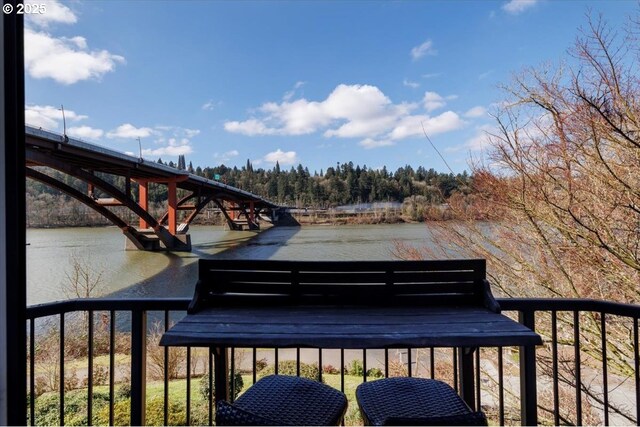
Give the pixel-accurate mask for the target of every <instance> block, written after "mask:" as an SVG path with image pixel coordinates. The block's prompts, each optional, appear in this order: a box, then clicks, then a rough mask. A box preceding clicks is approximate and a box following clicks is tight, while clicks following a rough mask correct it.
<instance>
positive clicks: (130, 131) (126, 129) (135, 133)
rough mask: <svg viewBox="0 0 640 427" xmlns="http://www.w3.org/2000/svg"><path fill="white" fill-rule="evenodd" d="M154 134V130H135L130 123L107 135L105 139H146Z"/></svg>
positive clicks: (144, 128) (143, 128)
mask: <svg viewBox="0 0 640 427" xmlns="http://www.w3.org/2000/svg"><path fill="white" fill-rule="evenodd" d="M153 134H154V130H153V129H151V128H148V127H141V128H137V127H135V126H134V125H132V124H131V123H125V124H123V125H120V126H118V127H117V128H115V129H114V130H112V131H110V132H108V133H107V138H110V139H114V138H120V139H135V138H147V137H149V136H151V135H153Z"/></svg>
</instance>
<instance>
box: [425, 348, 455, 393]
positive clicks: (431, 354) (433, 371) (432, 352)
mask: <svg viewBox="0 0 640 427" xmlns="http://www.w3.org/2000/svg"><path fill="white" fill-rule="evenodd" d="M454 360H455V357H454ZM429 365H430V366H429V369H431V379H434V378H435V374H436V350H435V348H433V347H431V348H430V349H429ZM456 391H457V389H456Z"/></svg>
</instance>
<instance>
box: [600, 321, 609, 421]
mask: <svg viewBox="0 0 640 427" xmlns="http://www.w3.org/2000/svg"><path fill="white" fill-rule="evenodd" d="M600 338H601V344H602V392H603V398H604V399H603V400H604V407H603V410H604V425H605V426H608V425H609V379H608V374H607V323H606V314H605V313H600Z"/></svg>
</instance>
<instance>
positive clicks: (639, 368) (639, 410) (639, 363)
mask: <svg viewBox="0 0 640 427" xmlns="http://www.w3.org/2000/svg"><path fill="white" fill-rule="evenodd" d="M633 360H634V363H635V368H636V369H635V371H636V372H635V380H636V424H637V425H639V426H640V354H639V351H638V318H637V317H636V318H634V319H633Z"/></svg>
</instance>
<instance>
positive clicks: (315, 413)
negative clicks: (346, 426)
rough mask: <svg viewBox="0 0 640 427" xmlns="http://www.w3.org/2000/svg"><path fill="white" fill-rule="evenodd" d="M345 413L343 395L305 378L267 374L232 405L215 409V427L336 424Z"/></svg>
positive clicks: (220, 405)
mask: <svg viewBox="0 0 640 427" xmlns="http://www.w3.org/2000/svg"><path fill="white" fill-rule="evenodd" d="M346 410H347V398H346V397H345V395H344V394H342V393H341V392H339V391H338V390H335V389H333V388H331V387H329V386H327V385H325V384H322V383H319V382H317V381H312V380H309V379H306V378H299V377H292V376H285V375H269V376H266V377H264V378H261V379H260V380H259V381H257V382H256V383H255V384H254V385H252V386H251V387H249V389H248V390H247V391H245V392H244V393H243V394H242V395H241V396H240V397H239V398H238V399H237V400H236V401H235V402H234V403H233V404H230V403H227V402H225V401H220V402H218V404H217V406H216V425H225V426H231V425H236V426H240V425H299V426H308V425H318V426H321V425H325V426H329V425H339V424H340V423H341V421H342V419H343V417H344V414H345V412H346Z"/></svg>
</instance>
